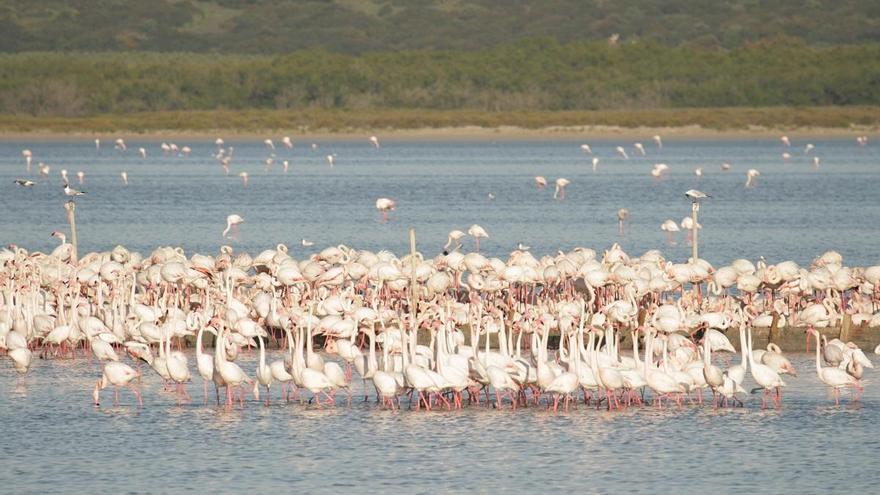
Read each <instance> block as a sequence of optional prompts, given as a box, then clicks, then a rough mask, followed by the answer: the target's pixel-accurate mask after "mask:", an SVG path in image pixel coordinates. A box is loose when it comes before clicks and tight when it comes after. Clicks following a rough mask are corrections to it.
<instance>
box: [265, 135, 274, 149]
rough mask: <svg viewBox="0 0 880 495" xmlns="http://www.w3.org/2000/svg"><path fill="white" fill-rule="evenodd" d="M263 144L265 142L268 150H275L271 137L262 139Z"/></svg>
mask: <svg viewBox="0 0 880 495" xmlns="http://www.w3.org/2000/svg"><path fill="white" fill-rule="evenodd" d="M263 144H265V145H266V147H267V148H269V149H270V150H272V151H275V143H273V142H272V140H271V139H269V138H266V139H264V140H263Z"/></svg>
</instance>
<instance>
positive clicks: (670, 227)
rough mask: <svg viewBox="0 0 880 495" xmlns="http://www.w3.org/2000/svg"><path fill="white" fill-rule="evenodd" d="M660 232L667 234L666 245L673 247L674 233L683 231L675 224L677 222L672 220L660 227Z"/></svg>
mask: <svg viewBox="0 0 880 495" xmlns="http://www.w3.org/2000/svg"><path fill="white" fill-rule="evenodd" d="M660 230H662V231H664V232H666V243H667V244H669V245H670V246H672V245H674V244H675V241H674V240H673V239H672V235H673V233H674V232H679V231H680V230H681V229H679V228H678V224H677V223H675V220H673V219H671V218H670V219H668V220H666V221H665V222H663V224H662V225H660Z"/></svg>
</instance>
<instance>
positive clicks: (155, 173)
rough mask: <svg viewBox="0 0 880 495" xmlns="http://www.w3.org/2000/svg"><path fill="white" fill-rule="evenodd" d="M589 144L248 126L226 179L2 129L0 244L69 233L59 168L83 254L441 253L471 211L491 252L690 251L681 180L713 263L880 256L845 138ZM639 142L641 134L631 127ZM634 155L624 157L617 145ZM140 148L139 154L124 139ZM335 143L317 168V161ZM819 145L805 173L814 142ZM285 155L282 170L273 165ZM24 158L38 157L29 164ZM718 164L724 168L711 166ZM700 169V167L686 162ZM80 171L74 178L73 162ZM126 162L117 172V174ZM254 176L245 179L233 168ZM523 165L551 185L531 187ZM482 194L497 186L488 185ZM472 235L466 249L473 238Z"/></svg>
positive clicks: (877, 169) (871, 151)
mask: <svg viewBox="0 0 880 495" xmlns="http://www.w3.org/2000/svg"><path fill="white" fill-rule="evenodd" d="M589 142H590V144H591V145H592V147H593V151H594V153H595V155H594V156H598V157H600V160H601V162H600V164H599V169H598V171H597V172H595V173H594V172H593V171H592V166H591V164H590V158H591V157H590V155H585V154H584V153H583V152H582V151H581V150H580V148H579V144H580V143H581V141H499V142H487V141H477V142H474V141H470V142H445V141H440V142H438V141H421V142H420V141H398V142H394V141H384V142H383V145H382V147H381V148H380V149H379V150H375V149H373V148H372V147H371V146H370V145H369V143H368V142H367V141H366V140H364V141H358V142H336V141H331V142H318V143H317V144H318V145H319V146H318V148H317V149H316V150H313V149H311V147H310V146H309V144H310V142H303V143H297V145H296V147H295V148H294V149H293V150H286V149H283V148H279V149H278V150H277V151H276V152H275V155H276V156H275V158H274V159H275V164H274V165H273V167H272V168H271V169H270V170H266V168H265V165H264V160H265V159H266V158H267V157H269V156H270V150H268V149H267V148H266V147H265V146H264V145H263V144H262V142H261V140H259V139H254V140H250V141H228V142H227V145H231V146H234V148H235V151H234V159H233V163H232V167H231V169H230V174H229V175H228V176H227V175H224V172H223V169H222V168H221V166H220V165H219V163H218V162H217V161H216V160H215V159H214V158H212V157H211V154H212V153H213V152H214V150H215V146H214V144H213V142H208V141H201V142H200V141H187V142H183V141H177V144H178V145H180V146H183V145H189V146H190V147H192V149H193V152H192V154H191V155H190V156H189V157H186V158H184V157H172V156H163V155H162V154H161V151H160V149H159V143H158V142H153V141H149V142H145V141H138V140H137V139H134V138H131V139H129V140H128V141H127V144H128V149H129V151H128V152H127V153H125V154H122V153H118V152H116V151H114V150H113V149H111V148H110V147H111V145H110V144H106V143H105V144H104V145H103V148H102V149H101V150H100V151H96V150H95V146H94V143H93V142H92V141H91V140H81V141H35V142H25V141H15V142H12V141H5V142H0V189H2V191H3V194H0V207H2V209H3V211H4V213H5V214H4V215H3V216H2V217H0V242H2V243H4V244H8V243H16V244H18V245H21V246H23V247H26V248H28V249H31V250H34V249H36V250H47V249H50V248H51V247H52V246H54V245H55V244H56V243H57V241H56V239H54V238H50V237H49V233H50V232H51V231H53V230H56V229H58V230H66V229H67V224H66V219H65V213H64V209H63V203H64V201H66V199H67V198H66V197H65V196H64V195H63V194H62V192H61V178H60V175H59V173H60V170H61V169H62V168H66V169H67V170H68V172H69V175H70V177H71V181H72V182H73V185H74V187H77V188H80V189H83V190H85V191H87V192H88V193H89V194H88V195H87V196H85V197H83V198H81V199H79V200H78V204H77V225H78V230H79V237H80V245H81V247H80V250H81V251H83V250H86V251H88V250H106V249H111V248H112V247H114V246H115V245H117V244H123V245H125V246H127V247H129V248H131V249H136V250H140V251H143V252H149V251H150V250H152V249H153V248H155V247H156V246H160V245H175V246H177V245H179V246H183V247H184V248H185V249H186V250H187V252H188V253H192V252H195V251H201V252H209V253H214V252H216V251H217V249H218V248H219V246H221V245H222V244H224V243H231V244H232V245H233V246H234V247H235V248H236V249H245V250H249V251H251V252H256V251H259V250H262V249H266V248H268V247H274V246H275V244H277V243H279V242H283V243H286V244H288V245H289V246H290V247H291V248H292V251H293V254H294V255H295V256H303V255H305V253H306V252H305V251H304V250H303V248H302V247H301V246H299V242H300V239H302V238H306V239H309V240H312V241H314V242H315V246H314V248H313V249H318V248H320V247H324V246H327V245H331V244H332V245H336V244H339V243H344V244H347V245H350V246H355V247H358V248H362V249H390V250H393V251H395V252H398V253H400V252H404V251H407V250H408V247H409V246H408V237H407V230H408V228H409V227H415V229H416V232H417V240H418V244H419V248H420V249H422V250H424V251H425V252H426V253H429V254H432V255H433V254H436V253H438V252H439V251H440V249H441V247H442V245H443V244H444V242H445V240H446V235H447V233H448V232H449V231H450V230H452V229H456V228H457V229H461V230H467V227H468V226H470V225H471V224H473V223H477V224H480V225H482V226H483V227H484V228H485V229H486V230H487V231H488V233H489V236H490V238H489V239H486V240H484V241H483V242H482V248H483V250H484V251H485V252H487V253H489V254H492V255H499V256H500V255H504V254H506V253H508V252H510V250H511V249H513V248H514V247H515V246H516V244H517V243H518V242H522V243H524V244H527V245H529V246H532V251H533V252H534V253H536V254H544V253H555V252H556V250H558V249H570V248H572V247H575V246H588V247H592V248H594V249H597V250H599V249H603V248H606V247H608V246H610V245H611V244H612V243H614V242H620V243H621V244H622V245H623V246H624V248H625V249H626V250H628V251H630V252H633V253H640V252H642V251H644V250H646V249H652V248H662V249H663V250H664V252H666V253H667V254H668V256H669V257H671V258H672V259H685V258H686V257H687V256H688V255H689V253H690V248H689V247H688V246H687V243H686V242H685V239H684V232H682V233H679V234H678V238H677V241H678V244H677V245H676V246H673V247H670V246H666V245H665V241H666V236H665V233H664V232H662V231H660V229H659V226H660V224H661V223H662V222H663V221H664V220H665V219H667V218H672V219H674V220H676V221H678V222H680V221H681V219H682V218H683V217H684V216H687V215H689V214H690V203H689V202H688V201H687V200H686V199H685V198H684V196H683V192H684V191H686V190H687V189H690V188H697V189H700V190H703V191H705V192H707V193H709V194H711V195H712V198H711V200H709V201H707V202H706V203H705V204H704V206H703V208H702V210H701V212H700V219H701V223H702V224H703V227H704V228H703V230H702V231H701V233H700V247H701V250H700V254H701V256H702V257H704V258H706V259H708V260H709V261H711V262H713V263H723V262H727V261H730V260H732V259H734V258H738V257H747V258H750V259H756V258H757V257H758V256H765V257H766V258H767V259H768V260H770V261H774V260H781V259H793V260H795V261H798V262H799V263H807V262H809V261H810V260H811V259H812V258H813V257H815V256H816V255H818V254H820V253H821V252H823V251H824V250H827V249H836V250H839V251H840V252H841V253H842V254H843V255H844V257H845V261H846V262H847V263H849V264H853V265H860V264H874V263H877V262H878V261H880V256H878V254H877V249H876V242H875V240H876V238H877V234H878V233H880V201H878V200H877V191H878V190H880V151H878V150H880V148H878V147H877V146H873V145H871V144H869V145H868V146H866V147H860V146H858V145H857V144H856V143H855V140H854V139H849V138H847V139H837V140H813V141H811V142H812V143H813V144H815V146H816V148H815V150H814V151H813V152H812V153H811V154H810V155H804V154H803V145H804V144H805V141H795V142H794V143H793V146H792V148H790V149H789V151H790V153H791V154H792V158H791V160H789V161H787V162H786V161H784V160H783V159H782V157H781V154H782V152H783V151H785V149H784V148H783V147H782V145H781V143H780V142H779V141H778V139H776V138H775V137H772V138H770V137H768V138H767V139H764V140H749V141H737V140H718V141H709V140H691V141H688V140H674V139H667V140H666V141H665V142H664V148H663V149H662V150H657V149H656V148H655V147H654V146H653V144H646V148H647V151H648V155H647V156H646V157H641V156H637V155H636V152H635V150H634V149H633V148H632V147H631V142H630V141H624V140H618V141H596V140H591V141H589ZM645 142H646V143H648V142H650V141H649V140H647V139H646V140H645ZM617 145H624V146H626V147H627V150H628V152H629V153H630V159H629V160H623V159H622V158H619V157H617V156H616V154H615V153H614V147H615V146H617ZM140 146H143V147H145V148H146V149H147V150H148V155H147V158H146V159H145V160H144V159H141V158H140V157H138V156H137V154H136V152H135V150H136V149H137V148H138V147H140ZM25 148H28V149H31V150H32V151H33V153H34V167H33V171H32V173H31V174H30V175H29V174H28V173H27V172H26V169H25V162H24V158H22V156H21V150H22V149H25ZM330 153H335V154H336V155H337V156H336V165H335V166H334V167H333V168H329V167H328V166H327V165H326V162H325V160H324V157H325V156H326V155H327V154H330ZM813 155H816V156H819V157H820V158H821V165H820V167H819V168H818V169H816V168H814V167H813V166H812V156H813ZM282 160H289V161H290V163H291V166H290V169H289V172H288V173H287V174H285V173H284V172H283V171H282V166H281V161H282ZM37 162H45V163H46V164H48V165H49V166H50V167H51V171H50V174H49V178H48V179H42V178H39V176H38V174H37V171H36V170H37V166H36V163H37ZM722 162H729V163H730V164H731V171H730V172H727V173H723V172H722V171H721V170H720V164H721V163H722ZM655 163H666V164H668V165H669V167H670V172H669V174H668V176H667V177H666V178H665V179H664V180H660V181H658V180H655V179H654V178H653V177H652V176H651V175H650V170H651V168H652V166H653V165H654V164H655ZM696 167H703V171H704V174H703V177H702V178H697V177H696V176H695V175H694V174H693V170H694V169H695V168H696ZM749 168H756V169H758V170H759V171H760V172H761V176H760V177H759V178H758V182H757V185H756V187H753V188H745V187H744V183H745V173H746V170H747V169H749ZM79 170H83V171H84V172H85V174H86V175H85V182H84V184H82V185H79V184H78V183H77V181H76V177H75V174H76V172H77V171H79ZM123 170H125V171H127V172H128V176H129V185H128V186H123V185H122V181H121V179H120V176H119V174H120V172H121V171H123ZM241 171H246V172H248V174H249V175H250V182H249V184H248V186H247V187H244V186H242V183H241V181H240V179H239V177H238V173H239V172H241ZM536 175H543V176H545V177H546V178H547V179H548V181H549V182H550V185H548V187H547V189H545V190H538V189H537V188H536V187H535V185H534V182H533V178H534V176H536ZM557 177H565V178H568V179H569V180H571V184H570V185H569V186H568V189H567V193H566V198H565V200H564V201H556V200H554V199H553V197H552V196H553V182H554V181H555V179H556V178H557ZM17 178H31V179H33V180H35V181H37V182H38V184H37V186H35V187H34V188H32V189H24V188H20V187H18V186H16V185H15V184H13V182H12V181H13V180H14V179H17ZM489 193H492V194H494V195H495V199H494V200H491V199H489V197H488V195H489ZM379 197H390V198H392V199H394V200H396V201H397V210H396V211H394V212H392V213H391V219H390V221H388V222H387V223H382V222H381V221H380V216H379V214H378V212H377V211H376V210H375V206H374V204H375V200H376V199H377V198H379ZM623 207H625V208H628V209H629V211H630V219H629V221H628V225H627V231H626V233H625V235H624V236H620V235H618V233H617V217H616V212H617V210H618V209H619V208H623ZM232 213H237V214H239V215H241V216H243V217H244V218H245V223H244V224H243V225H241V226H240V230H241V234H240V236H239V240H238V241H237V242H233V241H228V240H224V239H223V238H222V237H221V232H222V231H223V229H224V227H225V222H226V216H227V215H229V214H232ZM471 246H472V244H471V243H470V242H468V243H466V247H471Z"/></svg>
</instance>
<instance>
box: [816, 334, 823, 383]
mask: <svg viewBox="0 0 880 495" xmlns="http://www.w3.org/2000/svg"><path fill="white" fill-rule="evenodd" d="M816 373H818V374H821V373H822V362H821V361H819V339H818V338H817V339H816Z"/></svg>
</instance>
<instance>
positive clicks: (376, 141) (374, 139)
mask: <svg viewBox="0 0 880 495" xmlns="http://www.w3.org/2000/svg"><path fill="white" fill-rule="evenodd" d="M370 144H371V145H373V148H375V149H379V138H377V137H376V136H370Z"/></svg>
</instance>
